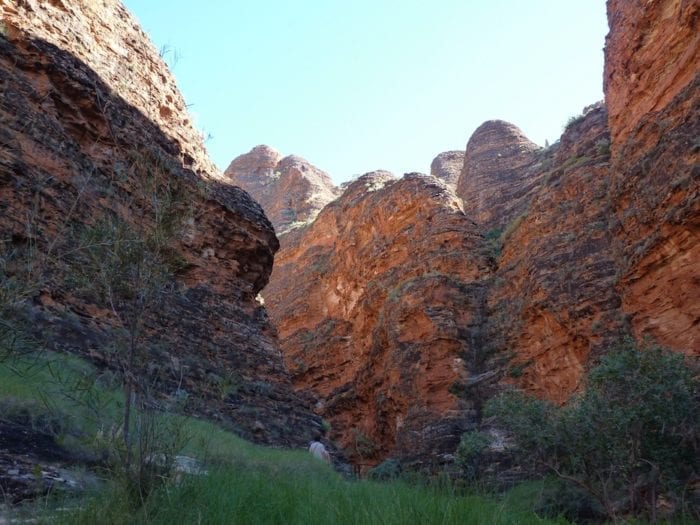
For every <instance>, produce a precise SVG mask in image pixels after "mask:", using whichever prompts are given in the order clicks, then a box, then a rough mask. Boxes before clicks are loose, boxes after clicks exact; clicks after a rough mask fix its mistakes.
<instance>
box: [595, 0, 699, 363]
mask: <svg viewBox="0 0 700 525" xmlns="http://www.w3.org/2000/svg"><path fill="white" fill-rule="evenodd" d="M698 19H700V5H698V3H697V2H683V1H680V0H662V1H658V2H647V3H645V4H644V5H634V6H632V5H631V4H629V3H627V2H624V1H615V0H610V1H609V2H608V21H609V24H610V33H609V34H608V36H607V39H606V46H605V75H604V80H605V85H604V86H605V97H606V100H607V101H608V106H609V111H610V118H609V123H610V134H611V138H612V145H611V148H612V177H613V185H612V188H611V194H610V199H611V207H612V209H611V213H612V218H613V221H614V224H613V231H614V234H615V241H616V242H615V246H616V250H617V253H618V256H619V262H620V269H619V274H620V279H619V282H618V284H617V289H618V290H619V293H620V295H621V297H622V302H623V309H624V311H625V313H626V314H627V315H628V316H629V317H630V322H631V326H632V331H633V333H634V335H635V336H636V337H637V338H639V339H641V338H644V337H646V336H649V337H652V338H653V339H655V340H657V341H659V342H660V343H662V344H664V345H666V346H668V347H670V348H674V349H677V350H679V351H683V352H687V353H693V354H695V355H698V354H700V322H699V321H700V301H698V299H697V298H698V297H699V296H700V278H699V276H698V268H700V197H699V194H700V168H699V166H700V144H698V137H700V32H698Z"/></svg>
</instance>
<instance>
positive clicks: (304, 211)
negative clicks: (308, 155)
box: [225, 146, 338, 233]
mask: <svg viewBox="0 0 700 525" xmlns="http://www.w3.org/2000/svg"><path fill="white" fill-rule="evenodd" d="M225 175H226V177H228V179H229V180H230V181H231V182H232V183H233V184H235V185H237V186H240V187H241V188H243V189H244V190H246V191H247V192H249V193H250V194H251V195H253V196H254V197H255V199H256V200H257V201H258V202H259V203H260V205H261V206H262V207H263V209H264V210H265V213H266V214H267V216H268V217H269V218H270V220H271V221H272V224H273V225H274V227H275V229H276V230H277V232H278V233H284V232H286V231H288V230H290V229H293V228H297V227H299V226H302V225H304V224H305V223H307V222H309V221H312V220H313V219H314V218H315V217H316V215H317V214H318V212H319V211H320V210H321V209H322V208H323V207H324V206H325V205H326V204H328V203H329V202H331V201H332V200H333V199H335V198H336V197H337V196H338V189H337V188H336V187H335V186H334V185H333V181H332V180H331V179H330V177H329V176H328V174H326V173H325V172H323V171H321V170H319V169H318V168H316V167H315V166H312V165H311V164H309V163H308V162H307V161H306V160H304V159H302V158H301V157H295V156H289V157H284V158H282V155H280V153H279V152H277V151H275V150H274V149H272V148H270V147H269V146H256V147H255V148H253V149H252V150H251V151H250V152H248V153H246V154H244V155H240V156H239V157H236V158H235V159H234V160H233V161H232V162H231V164H229V167H228V168H227V169H226V172H225Z"/></svg>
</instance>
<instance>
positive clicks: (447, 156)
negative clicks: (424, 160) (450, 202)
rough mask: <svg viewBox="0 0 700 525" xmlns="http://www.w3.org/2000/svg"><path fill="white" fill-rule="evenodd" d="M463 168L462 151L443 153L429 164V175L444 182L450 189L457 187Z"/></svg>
mask: <svg viewBox="0 0 700 525" xmlns="http://www.w3.org/2000/svg"><path fill="white" fill-rule="evenodd" d="M463 166H464V152H463V151H445V152H443V153H440V154H439V155H438V156H437V157H435V158H434V159H433V162H431V163H430V174H431V175H432V176H434V177H437V178H438V179H442V180H444V181H445V182H446V183H447V184H448V185H449V186H450V187H451V188H453V189H454V188H456V187H457V180H458V179H459V174H460V173H461V172H462V167H463Z"/></svg>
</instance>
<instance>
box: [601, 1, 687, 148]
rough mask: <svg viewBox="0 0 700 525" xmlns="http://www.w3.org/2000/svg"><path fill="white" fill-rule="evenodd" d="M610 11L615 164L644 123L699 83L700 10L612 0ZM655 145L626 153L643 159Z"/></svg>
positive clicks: (608, 94)
mask: <svg viewBox="0 0 700 525" xmlns="http://www.w3.org/2000/svg"><path fill="white" fill-rule="evenodd" d="M607 8H608V25H609V27H610V32H609V34H608V36H607V38H606V40H605V76H604V79H605V85H604V88H605V102H606V104H607V106H608V111H609V113H610V134H611V137H612V154H613V157H614V158H615V157H617V156H618V155H620V154H621V153H622V148H623V146H624V145H625V143H627V142H629V141H630V140H634V141H639V140H640V138H642V136H640V133H639V131H637V130H635V128H637V126H638V125H639V123H640V122H641V121H642V120H646V121H649V120H650V119H649V116H650V115H654V114H657V113H658V112H660V111H662V110H663V109H664V108H666V107H667V106H669V105H670V104H672V103H673V100H674V99H675V98H676V97H678V96H679V95H681V92H682V91H683V90H685V89H686V88H687V87H688V86H689V85H691V84H693V83H694V82H696V80H697V76H698V65H699V64H700V31H698V20H700V5H698V3H697V2H692V1H691V2H688V1H685V0H657V1H653V2H643V3H632V2H627V1H625V0H608V4H607ZM651 120H652V121H654V122H656V123H658V124H661V122H658V119H656V118H653V119H651ZM657 134H658V133H654V134H653V135H657ZM649 138H650V139H652V137H649ZM652 140H653V139H652ZM652 144H653V142H652V141H651V140H650V141H649V142H641V143H639V144H637V145H635V147H634V148H631V149H632V150H633V151H627V153H635V150H636V152H637V153H641V152H642V151H643V150H644V149H646V148H647V147H649V146H651V145H652Z"/></svg>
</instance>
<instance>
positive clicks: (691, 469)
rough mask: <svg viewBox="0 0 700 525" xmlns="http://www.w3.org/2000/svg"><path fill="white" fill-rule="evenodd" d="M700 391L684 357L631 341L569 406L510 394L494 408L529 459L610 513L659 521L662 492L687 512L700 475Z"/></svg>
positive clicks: (604, 360) (491, 412) (489, 407)
mask: <svg viewBox="0 0 700 525" xmlns="http://www.w3.org/2000/svg"><path fill="white" fill-rule="evenodd" d="M699 395H700V394H699V381H698V375H697V370H693V369H692V368H691V367H690V366H688V364H687V363H686V362H685V360H684V357H683V356H681V355H678V354H674V353H671V352H668V351H664V350H662V349H660V348H658V347H649V348H644V349H641V350H638V349H637V348H636V347H635V346H634V345H633V344H631V343H627V344H624V345H622V346H621V347H620V348H617V349H615V350H613V351H611V352H610V353H608V354H607V355H606V356H604V357H603V358H602V359H601V360H600V363H599V364H598V365H597V366H596V367H595V368H593V369H592V370H591V371H590V373H589V375H588V380H587V383H586V390H585V393H583V394H582V395H580V396H579V397H576V398H574V399H573V400H572V401H570V402H569V403H568V404H567V405H565V406H563V407H556V406H554V405H551V404H549V403H547V402H545V401H541V400H537V399H535V398H532V397H528V396H525V395H523V394H521V393H518V392H508V393H505V394H503V395H501V396H500V397H498V398H495V399H493V400H491V401H490V402H489V403H488V404H487V407H486V412H487V414H488V415H493V416H496V417H497V418H498V420H500V422H501V423H502V424H503V425H504V426H505V427H507V428H508V429H509V430H510V431H511V432H512V433H513V435H514V437H515V440H516V442H517V446H518V449H519V451H520V453H521V461H523V462H531V463H534V464H535V466H539V467H545V468H547V469H548V470H550V471H551V472H553V473H554V474H556V475H557V476H559V477H560V478H561V479H563V480H566V481H567V482H570V483H572V484H573V485H576V486H577V487H579V488H581V489H583V490H584V491H586V492H587V493H588V494H589V495H590V496H592V497H593V498H595V499H596V500H597V501H598V503H599V504H600V505H601V507H602V509H603V510H604V512H605V513H606V514H607V515H608V516H610V517H615V516H618V515H620V514H629V513H631V514H635V515H643V514H647V515H649V516H650V517H652V518H654V514H655V512H656V502H657V498H658V497H659V495H661V494H663V495H664V497H665V498H666V499H667V500H669V499H670V500H673V501H674V502H675V503H676V504H677V505H678V506H679V507H681V506H683V504H684V503H685V501H686V497H687V495H688V491H689V485H690V483H691V482H692V480H693V479H694V477H695V476H697V474H698V472H700V464H699V461H698V458H699V457H700V456H699V453H700V448H699V444H700V405H699V403H698V400H699Z"/></svg>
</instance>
